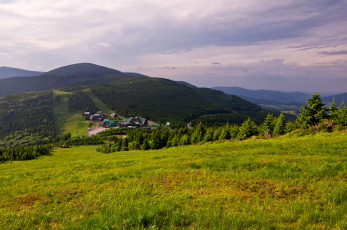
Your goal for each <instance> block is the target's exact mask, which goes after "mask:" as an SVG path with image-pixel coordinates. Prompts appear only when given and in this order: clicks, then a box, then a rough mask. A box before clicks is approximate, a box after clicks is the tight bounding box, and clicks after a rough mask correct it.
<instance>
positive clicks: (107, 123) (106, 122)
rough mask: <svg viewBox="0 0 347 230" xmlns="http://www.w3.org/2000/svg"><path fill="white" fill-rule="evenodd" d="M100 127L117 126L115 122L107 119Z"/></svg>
mask: <svg viewBox="0 0 347 230" xmlns="http://www.w3.org/2000/svg"><path fill="white" fill-rule="evenodd" d="M102 126H103V127H105V128H109V127H115V126H117V122H115V121H112V120H109V119H105V120H104V121H103V124H102Z"/></svg>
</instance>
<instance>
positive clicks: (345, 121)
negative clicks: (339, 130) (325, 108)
mask: <svg viewBox="0 0 347 230" xmlns="http://www.w3.org/2000/svg"><path fill="white" fill-rule="evenodd" d="M337 124H339V125H343V126H347V108H346V106H345V103H343V102H342V103H341V104H340V106H339V107H338V108H337Z"/></svg>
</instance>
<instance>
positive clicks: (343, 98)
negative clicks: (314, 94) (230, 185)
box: [322, 92, 347, 106]
mask: <svg viewBox="0 0 347 230" xmlns="http://www.w3.org/2000/svg"><path fill="white" fill-rule="evenodd" d="M333 98H334V100H335V103H336V105H337V106H338V105H340V104H341V103H342V102H344V103H345V104H346V103H347V92H346V93H341V94H337V95H332V96H329V97H323V98H322V99H323V102H324V103H325V104H326V105H329V103H330V102H332V101H333Z"/></svg>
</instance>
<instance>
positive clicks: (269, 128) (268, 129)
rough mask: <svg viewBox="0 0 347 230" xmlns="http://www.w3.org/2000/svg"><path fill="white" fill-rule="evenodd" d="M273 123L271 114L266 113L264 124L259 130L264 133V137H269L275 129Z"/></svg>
mask: <svg viewBox="0 0 347 230" xmlns="http://www.w3.org/2000/svg"><path fill="white" fill-rule="evenodd" d="M275 122H276V119H275V117H274V115H273V114H270V113H268V114H267V117H266V118H265V120H264V123H263V124H262V126H261V128H262V130H263V131H264V136H265V137H268V136H271V135H272V134H273V132H274V129H275Z"/></svg>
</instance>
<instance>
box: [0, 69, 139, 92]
mask: <svg viewBox="0 0 347 230" xmlns="http://www.w3.org/2000/svg"><path fill="white" fill-rule="evenodd" d="M134 75H135V76H130V74H128V73H125V74H123V73H122V72H120V71H118V70H114V69H110V68H107V67H103V66H99V65H95V64H91V63H79V64H73V65H68V66H63V67H60V68H57V69H54V70H51V71H49V72H47V73H44V74H42V75H40V76H34V77H12V78H6V79H0V97H1V96H5V95H9V94H15V93H22V92H30V91H40V90H48V89H60V88H66V87H72V86H82V85H94V84H104V83H112V82H114V81H117V80H119V79H123V78H134V77H138V75H136V74H134Z"/></svg>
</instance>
